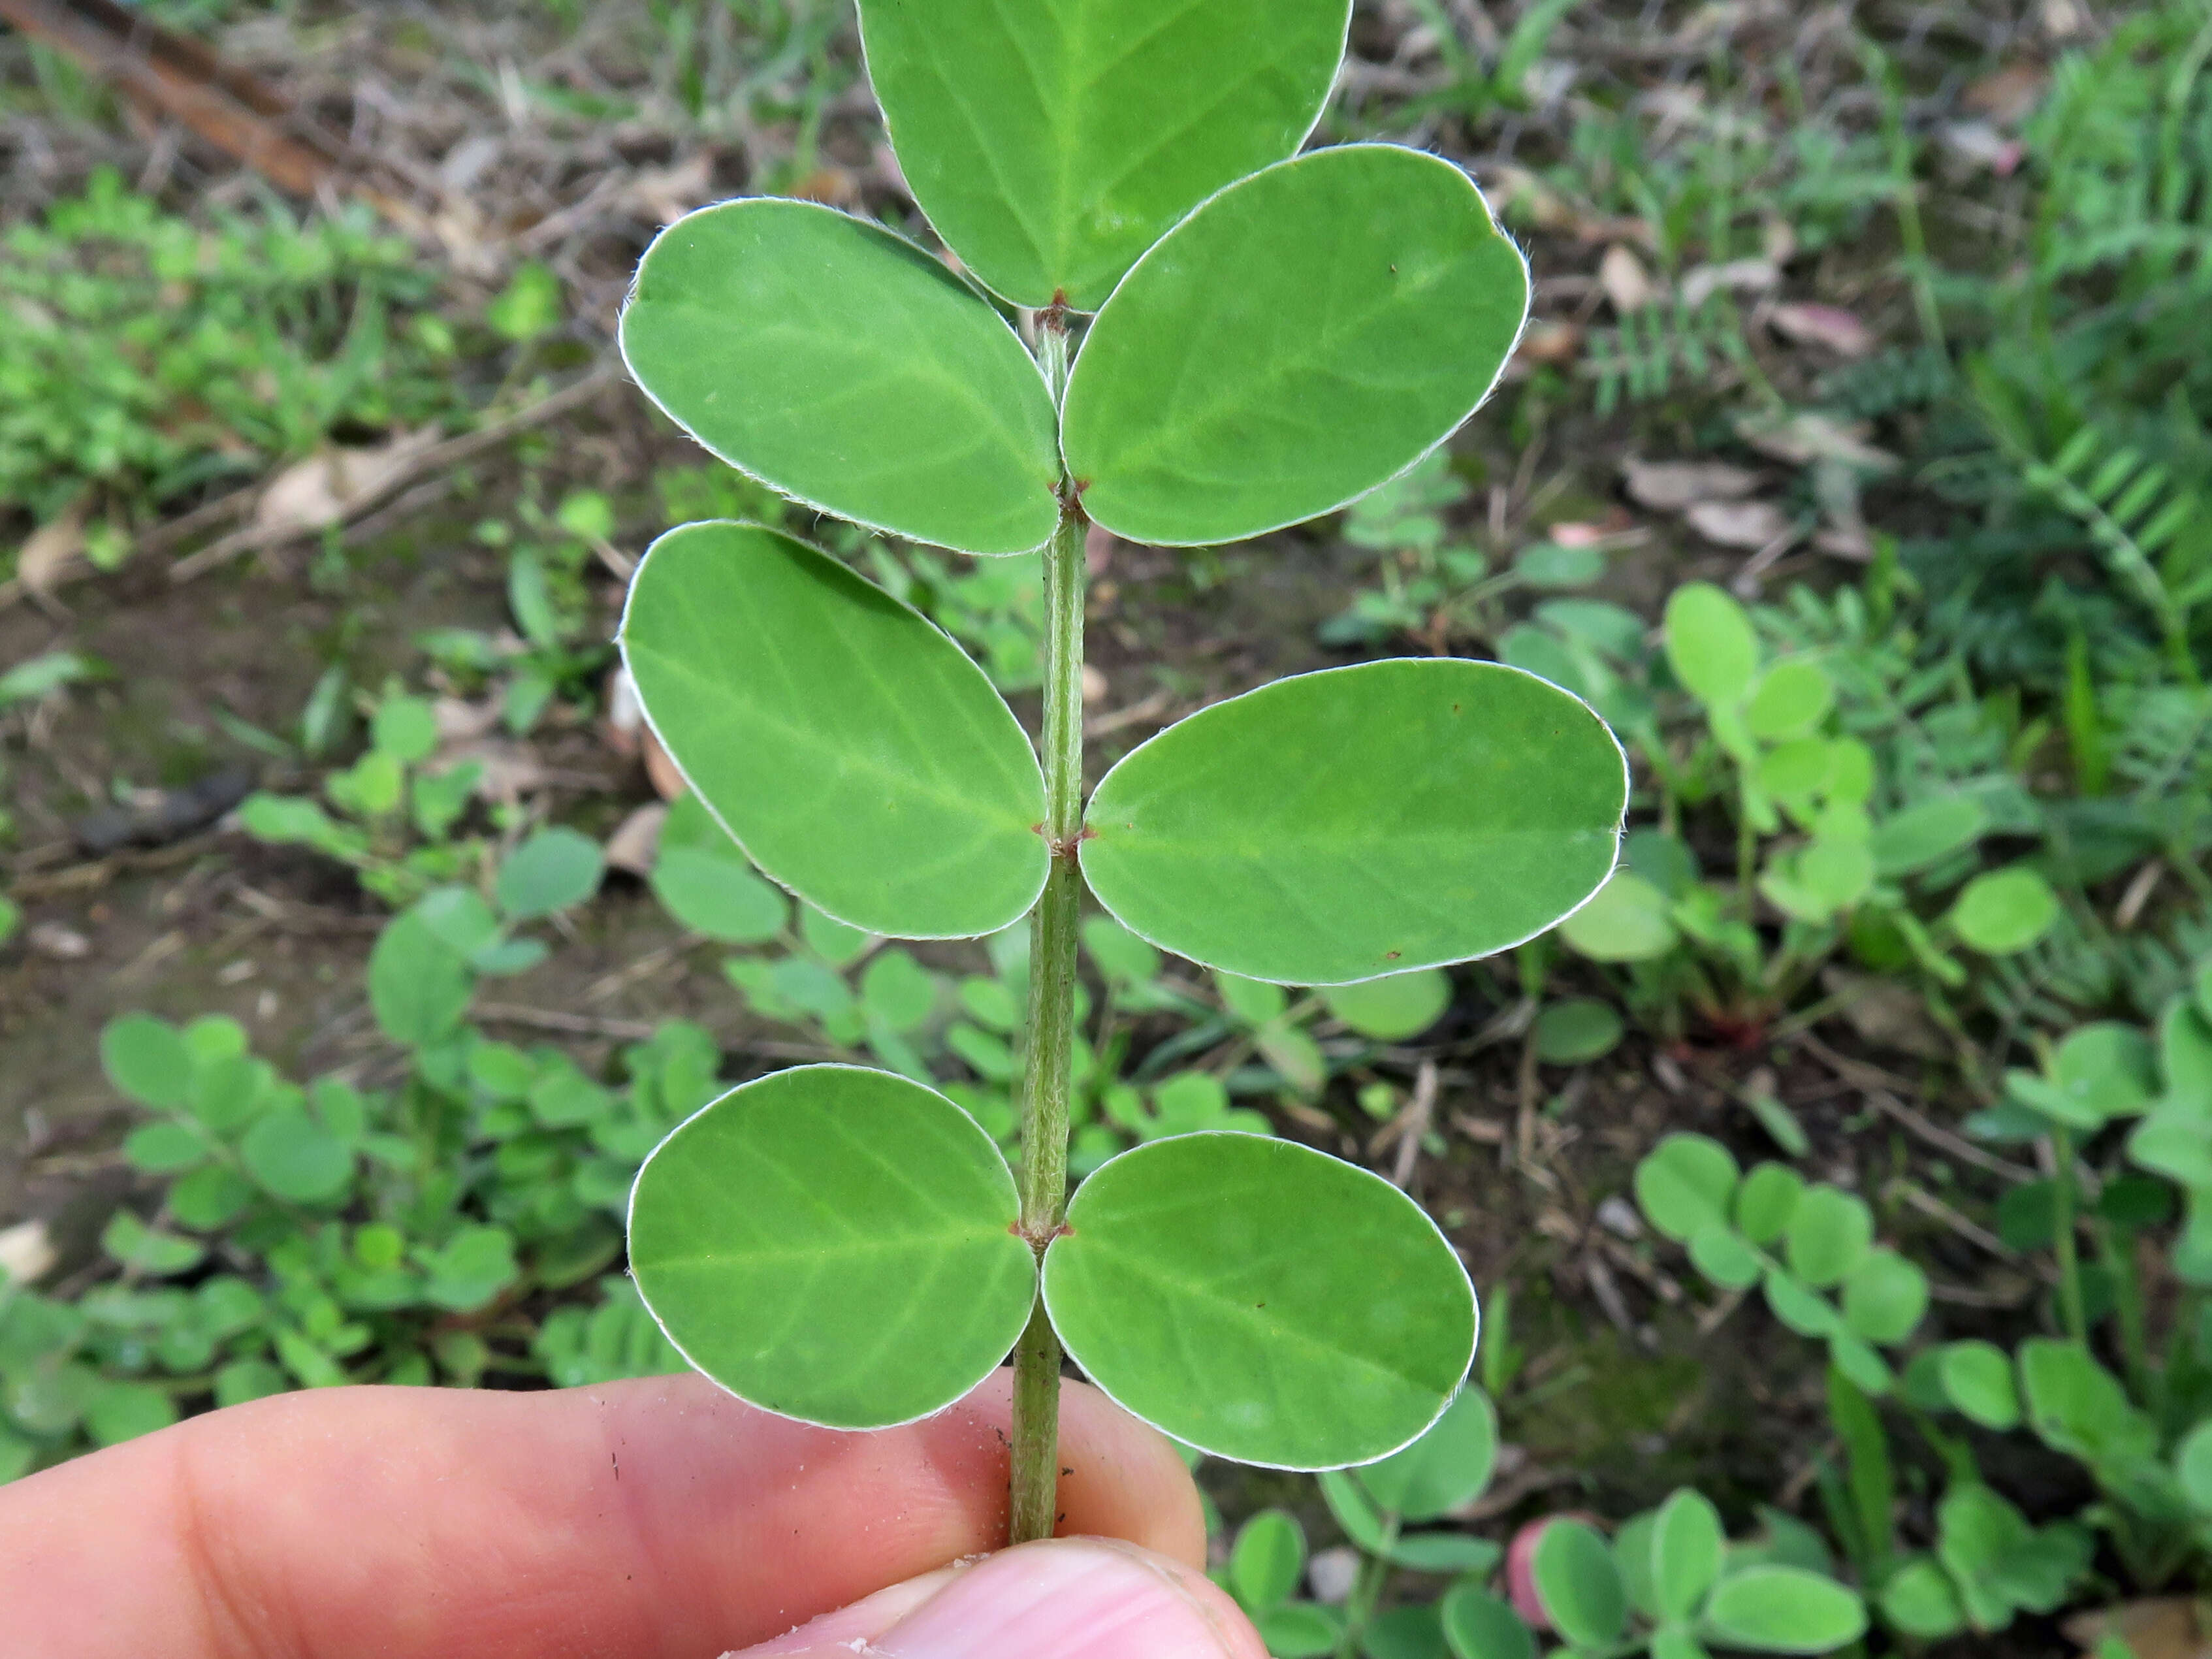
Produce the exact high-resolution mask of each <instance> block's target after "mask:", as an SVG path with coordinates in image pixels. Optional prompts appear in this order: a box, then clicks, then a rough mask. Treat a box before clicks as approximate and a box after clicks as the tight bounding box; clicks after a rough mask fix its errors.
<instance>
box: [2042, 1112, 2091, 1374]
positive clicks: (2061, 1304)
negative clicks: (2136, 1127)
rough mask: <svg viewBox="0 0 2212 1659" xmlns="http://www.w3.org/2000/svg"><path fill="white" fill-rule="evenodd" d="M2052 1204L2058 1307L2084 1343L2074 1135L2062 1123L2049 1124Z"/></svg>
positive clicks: (2068, 1326) (2085, 1321) (2074, 1335)
mask: <svg viewBox="0 0 2212 1659" xmlns="http://www.w3.org/2000/svg"><path fill="white" fill-rule="evenodd" d="M2051 1165H2052V1181H2051V1208H2052V1209H2053V1211H2054V1212H2056V1213H2055V1215H2054V1217H2053V1220H2054V1222H2055V1223H2056V1227H2055V1232H2054V1237H2053V1238H2052V1243H2053V1244H2054V1245H2055V1246H2056V1248H2057V1255H2058V1310H2059V1313H2060V1315H2061V1316H2062V1317H2063V1319H2064V1320H2065V1322H2066V1334H2067V1335H2069V1336H2070V1337H2072V1338H2073V1339H2074V1340H2075V1341H2076V1342H2081V1343H2085V1344H2086V1343H2087V1341H2088V1340H2089V1322H2088V1319H2087V1316H2085V1314H2084V1312H2083V1304H2082V1300H2081V1254H2080V1252H2079V1251H2078V1250H2077V1249H2075V1238H2074V1137H2073V1136H2072V1135H2071V1134H2070V1133H2068V1132H2067V1129H2066V1127H2065V1125H2063V1124H2058V1123H2054V1124H2053V1125H2051Z"/></svg>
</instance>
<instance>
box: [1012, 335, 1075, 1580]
mask: <svg viewBox="0 0 2212 1659" xmlns="http://www.w3.org/2000/svg"><path fill="white" fill-rule="evenodd" d="M1037 355H1038V358H1039V361H1040V362H1041V363H1042V366H1043V368H1044V371H1045V377H1046V379H1047V380H1048V381H1049V382H1050V383H1051V386H1052V389H1053V395H1054V398H1055V399H1056V398H1058V396H1059V394H1060V390H1061V388H1062V386H1064V385H1065V384H1066V376H1067V334H1066V325H1065V321H1064V319H1060V318H1057V317H1055V316H1054V315H1053V314H1052V313H1046V314H1045V316H1044V317H1043V319H1042V323H1041V326H1040V328H1039V330H1038V354H1037ZM1063 494H1064V496H1065V499H1066V506H1065V507H1064V509H1063V510H1062V512H1061V514H1060V528H1059V529H1058V530H1056V531H1055V532H1054V533H1053V538H1052V541H1051V543H1050V544H1048V546H1047V547H1046V549H1045V556H1044V571H1045V574H1044V608H1045V638H1044V647H1045V649H1044V731H1043V741H1042V744H1040V745H1039V746H1040V748H1041V749H1042V760H1043V762H1044V788H1045V816H1044V821H1043V822H1042V823H1040V824H1038V826H1037V832H1038V833H1039V834H1040V835H1042V836H1043V837H1044V838H1045V843H1046V845H1047V846H1048V847H1049V848H1051V849H1052V868H1051V873H1050V874H1049V875H1048V876H1047V878H1046V879H1045V886H1044V896H1042V898H1040V899H1039V900H1038V901H1037V906H1036V909H1035V910H1034V911H1032V912H1031V913H1030V1010H1029V1032H1028V1042H1027V1045H1026V1051H1025V1052H1026V1059H1025V1062H1024V1067H1023V1073H1022V1170H1021V1200H1022V1208H1021V1224H1020V1225H1021V1232H1022V1237H1024V1238H1026V1239H1027V1240H1028V1241H1029V1243H1030V1249H1033V1250H1035V1251H1036V1256H1037V1265H1038V1267H1039V1268H1040V1270H1042V1267H1043V1264H1044V1253H1045V1249H1046V1247H1047V1246H1048V1245H1049V1244H1050V1243H1052V1241H1053V1237H1054V1235H1055V1234H1056V1233H1057V1232H1058V1231H1060V1214H1061V1211H1062V1209H1063V1207H1064V1206H1065V1203H1066V1197H1067V1097H1068V1090H1069V1085H1070V1080H1071V1073H1072V1072H1073V1052H1074V1040H1075V942H1076V921H1077V917H1078V914H1079V909H1080V901H1081V898H1082V894H1083V878H1082V873H1081V872H1080V871H1079V868H1078V866H1077V862H1076V853H1077V846H1078V842H1079V838H1080V837H1081V836H1082V833H1083V598H1084V592H1083V590H1084V580H1085V574H1086V573H1085V568H1084V563H1083V537H1084V529H1085V520H1084V516H1083V509H1082V507H1081V506H1080V505H1079V503H1078V502H1077V501H1076V500H1075V494H1074V491H1073V489H1064V490H1063ZM1059 1488H1060V1339H1059V1337H1058V1336H1057V1335H1055V1334H1054V1331H1053V1328H1052V1322H1051V1321H1050V1319H1048V1317H1047V1316H1046V1314H1045V1308H1044V1297H1043V1294H1042V1290H1040V1291H1039V1293H1038V1297H1037V1302H1036V1307H1035V1308H1034V1309H1033V1310H1031V1311H1030V1322H1029V1328H1028V1329H1027V1330H1025V1331H1024V1332H1023V1334H1022V1340H1021V1341H1020V1342H1019V1344H1018V1345H1017V1346H1016V1347H1015V1349H1014V1413H1013V1447H1012V1466H1011V1468H1010V1470H1009V1473H1008V1516H1007V1527H1006V1533H1007V1537H1006V1541H1007V1542H1008V1543H1010V1544H1024V1543H1028V1542H1030V1541H1032V1540H1034V1539H1039V1538H1049V1537H1051V1536H1052V1531H1053V1525H1054V1522H1055V1521H1056V1520H1057V1518H1058V1507H1059Z"/></svg>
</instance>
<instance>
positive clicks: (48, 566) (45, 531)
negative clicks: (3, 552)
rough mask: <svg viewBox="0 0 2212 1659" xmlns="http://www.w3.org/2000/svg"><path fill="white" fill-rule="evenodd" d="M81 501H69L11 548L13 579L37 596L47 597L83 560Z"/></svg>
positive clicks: (74, 571)
mask: <svg viewBox="0 0 2212 1659" xmlns="http://www.w3.org/2000/svg"><path fill="white" fill-rule="evenodd" d="M84 512H85V507H84V503H83V501H74V502H71V503H70V505H69V506H68V507H64V509H63V510H62V514H61V516H60V517H59V518H58V519H52V520H48V521H47V522H46V523H45V524H42V525H40V526H39V527H38V528H37V529H36V530H33V532H31V533H30V534H29V535H28V536H27V537H25V538H23V544H22V546H21V547H20V548H18V549H17V550H15V580H17V581H19V582H21V583H22V584H23V586H24V587H25V589H26V590H27V591H28V592H33V593H36V594H37V595H39V596H40V598H41V599H44V598H46V597H49V596H50V595H52V592H53V591H54V589H55V588H56V587H58V586H60V584H61V583H62V581H63V580H64V579H66V578H67V577H69V576H71V575H74V574H76V572H77V570H78V569H79V568H82V566H83V564H84Z"/></svg>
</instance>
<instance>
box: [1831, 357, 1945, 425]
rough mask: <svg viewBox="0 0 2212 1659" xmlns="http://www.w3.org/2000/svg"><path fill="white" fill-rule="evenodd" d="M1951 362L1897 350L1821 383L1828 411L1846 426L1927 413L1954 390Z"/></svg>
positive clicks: (1849, 365) (1865, 359)
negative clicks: (1915, 411) (1907, 412)
mask: <svg viewBox="0 0 2212 1659" xmlns="http://www.w3.org/2000/svg"><path fill="white" fill-rule="evenodd" d="M1953 379H1954V376H1953V373H1952V368H1951V360H1950V359H1949V358H1948V357H1947V356H1944V355H1943V353H1942V352H1940V351H1933V350H1930V349H1928V348H1927V347H1925V346H1920V347H1912V348H1905V347H1898V346H1893V347H1891V348H1890V349H1887V350H1886V351H1878V352H1876V353H1875V355H1874V356H1871V357H1863V358H1861V359H1860V360H1859V361H1858V362H1855V363H1845V364H1844V365H1843V366H1841V367H1840V368H1832V369H1831V370H1829V371H1828V373H1826V374H1823V375H1822V376H1821V377H1820V386H1819V391H1820V402H1821V404H1822V405H1823V406H1824V407H1825V408H1827V409H1829V410H1833V411H1834V412H1835V413H1836V414H1838V415H1839V416H1843V417H1844V419H1846V420H1852V421H1878V420H1881V419H1882V418H1883V417H1884V416H1889V415H1897V414H1902V413H1903V412H1905V410H1913V409H1925V408H1927V407H1928V405H1929V404H1932V403H1934V402H1935V401H1936V399H1937V398H1941V397H1942V395H1943V394H1944V393H1945V392H1948V391H1949V390H1950V389H1951V385H1952V381H1953Z"/></svg>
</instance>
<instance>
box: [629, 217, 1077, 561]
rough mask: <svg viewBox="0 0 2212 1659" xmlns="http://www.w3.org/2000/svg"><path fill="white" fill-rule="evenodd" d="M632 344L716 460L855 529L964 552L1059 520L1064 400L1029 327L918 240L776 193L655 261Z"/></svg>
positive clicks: (1009, 543)
mask: <svg viewBox="0 0 2212 1659" xmlns="http://www.w3.org/2000/svg"><path fill="white" fill-rule="evenodd" d="M622 351H623V360H624V361H625V362H627V363H628V364H629V370H630V373H631V374H633V375H635V377H636V380H637V383H638V385H639V386H641V387H642V388H643V389H644V391H645V393H646V395H647V397H649V398H652V399H653V402H654V403H656V404H659V406H660V408H661V409H662V410H664V411H665V412H666V413H667V414H668V416H670V417H671V419H673V420H674V421H675V422H677V424H678V425H679V426H681V427H683V428H684V430H686V431H687V432H689V433H690V435H692V436H693V437H695V438H696V439H697V440H698V441H700V442H701V443H702V444H704V445H705V446H706V447H708V449H709V450H711V451H712V452H713V453H714V454H716V455H718V456H720V458H721V459H724V460H726V461H727V462H729V463H730V465H732V466H735V467H738V468H740V469H742V470H743V471H746V472H748V473H750V474H751V475H752V476H753V477H756V478H758V479H759V480H760V481H761V482H762V483H765V484H767V485H769V487H770V488H771V489H776V490H780V491H781V492H782V493H783V494H784V495H788V496H791V497H792V498H793V499H794V500H796V501H804V502H805V503H807V504H808V505H810V506H813V507H818V508H820V509H821V510H822V511H823V512H825V513H836V515H837V516H838V517H840V518H843V519H850V520H853V521H854V523H856V524H863V525H866V526H871V527H872V528H874V529H878V530H884V531H889V532H890V533H892V534H893V535H897V536H907V537H910V538H913V539H915V540H916V541H923V542H934V543H936V544H939V545H940V546H945V547H951V548H955V549H957V550H960V551H962V552H966V553H985V554H992V553H1023V552H1026V551H1028V550H1030V548H1033V547H1037V546H1040V545H1042V544H1043V542H1044V541H1045V539H1046V538H1048V537H1049V536H1050V535H1051V534H1052V532H1053V527H1054V526H1055V525H1057V524H1058V523H1059V522H1060V501H1059V499H1058V497H1057V495H1056V494H1055V490H1056V489H1057V486H1058V484H1059V481H1060V458H1059V455H1058V454H1057V453H1056V452H1055V449H1054V442H1053V429H1054V420H1053V409H1052V396H1051V393H1050V392H1049V391H1048V389H1047V388H1046V386H1045V382H1044V376H1043V375H1042V374H1041V373H1040V372H1039V371H1038V368H1037V366H1036V362H1034V361H1033V360H1032V359H1031V358H1030V355H1029V353H1028V352H1027V351H1026V350H1024V349H1023V347H1022V343H1021V341H1020V339H1019V338H1018V337H1017V336H1016V335H1015V333H1014V331H1013V330H1012V329H1011V328H1009V327H1007V325H1006V323H1005V322H1004V321H1003V320H1002V319H1000V316H999V315H998V313H996V312H994V310H992V308H991V307H990V306H988V305H987V304H986V303H985V302H984V301H983V300H982V299H981V296H979V295H977V294H976V293H975V290H974V289H971V288H969V286H968V285H967V284H966V283H963V282H962V281H961V280H960V279H959V278H958V277H957V276H954V275H953V274H952V273H951V271H949V270H946V269H945V267H944V266H943V265H942V264H939V262H938V261H936V260H935V259H933V258H930V256H929V255H928V254H927V253H925V252H922V251H921V249H920V248H918V247H916V246H914V244H913V243H911V242H909V241H907V240H905V239H904V238H903V237H900V236H897V235H895V234H892V233H891V232H890V231H888V230H885V229H884V228H883V227H882V226H880V225H877V224H872V223H869V222H866V221H865V220H860V219H855V218H853V217H852V216H849V215H847V214H843V213H839V212H837V211H836V210H834V209H830V208H826V207H822V206H818V205H817V204H814V203H811V202H793V201H782V200H778V199H775V198H774V197H752V198H751V199H750V200H745V201H738V202H723V203H720V204H717V205H715V206H714V207H708V208H702V209H700V210H699V211H697V212H696V213H692V214H689V215H686V216H684V218H681V219H678V221H677V222H675V223H674V224H672V225H671V226H669V227H668V228H667V229H665V230H664V231H662V232H661V233H660V234H659V236H658V237H656V238H655V239H654V240H653V246H651V247H649V248H647V250H646V252H645V258H643V260H641V262H640V263H639V264H638V268H637V283H636V286H635V289H633V290H632V291H631V295H630V300H629V305H628V306H627V307H624V308H623V315H622Z"/></svg>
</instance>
